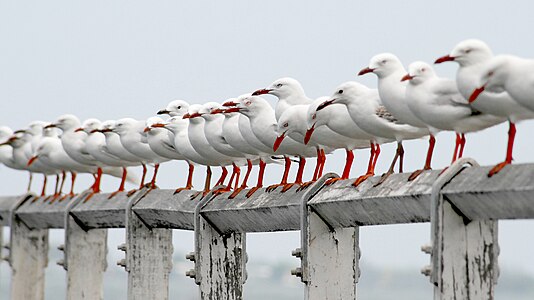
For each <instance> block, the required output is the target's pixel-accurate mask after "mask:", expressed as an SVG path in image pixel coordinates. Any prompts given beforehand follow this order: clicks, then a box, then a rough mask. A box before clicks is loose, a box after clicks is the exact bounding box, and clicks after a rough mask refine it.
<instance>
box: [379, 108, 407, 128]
mask: <svg viewBox="0 0 534 300" xmlns="http://www.w3.org/2000/svg"><path fill="white" fill-rule="evenodd" d="M375 114H376V115H377V116H378V117H379V118H382V119H385V120H386V121H388V122H391V123H395V124H402V122H400V121H399V120H397V118H395V116H394V115H392V114H391V113H390V112H389V111H388V110H387V109H386V107H385V106H383V105H380V106H378V107H377V108H376V110H375Z"/></svg>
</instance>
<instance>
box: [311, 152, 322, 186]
mask: <svg viewBox="0 0 534 300" xmlns="http://www.w3.org/2000/svg"><path fill="white" fill-rule="evenodd" d="M320 167H321V149H319V148H317V163H316V164H315V170H314V171H313V177H312V180H313V181H315V180H317V179H318V178H319V168H320Z"/></svg>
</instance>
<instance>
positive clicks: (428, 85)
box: [402, 62, 503, 162]
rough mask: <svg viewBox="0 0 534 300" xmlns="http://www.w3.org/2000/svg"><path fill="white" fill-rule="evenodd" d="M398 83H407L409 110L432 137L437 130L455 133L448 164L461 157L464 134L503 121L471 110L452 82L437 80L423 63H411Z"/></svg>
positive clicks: (432, 71)
mask: <svg viewBox="0 0 534 300" xmlns="http://www.w3.org/2000/svg"><path fill="white" fill-rule="evenodd" d="M408 69H409V73H408V74H407V75H405V76H404V77H403V78H402V80H403V81H406V80H408V81H409V84H408V87H407V89H406V96H407V98H408V99H410V102H409V105H410V109H411V110H412V112H413V113H414V114H416V115H417V116H418V117H419V118H420V119H421V120H423V122H425V123H426V124H427V126H428V129H429V130H430V132H431V134H432V135H435V134H437V132H439V131H440V130H448V131H454V132H456V146H455V148H454V153H453V157H452V162H454V161H456V159H457V158H460V157H462V155H463V149H464V146H465V133H468V132H474V131H479V130H482V129H485V128H488V127H490V126H493V125H496V124H498V123H500V122H502V121H503V118H499V117H496V116H493V115H488V114H483V113H481V112H479V111H477V110H475V109H473V108H472V107H471V106H470V105H469V103H468V102H467V100H466V99H465V98H464V97H463V96H462V95H461V94H460V92H459V91H458V88H457V87H456V83H455V82H454V80H451V79H446V78H440V77H438V76H437V75H436V73H435V72H434V70H433V69H432V67H431V66H430V65H429V64H427V63H425V62H414V63H412V64H410V66H409V68H408Z"/></svg>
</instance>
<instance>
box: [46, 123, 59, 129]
mask: <svg viewBox="0 0 534 300" xmlns="http://www.w3.org/2000/svg"><path fill="white" fill-rule="evenodd" d="M54 127H57V125H56V124H54V123H52V124H48V125H46V126H45V127H44V129H48V128H54Z"/></svg>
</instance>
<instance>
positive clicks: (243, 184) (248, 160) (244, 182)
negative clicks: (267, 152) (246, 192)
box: [241, 159, 262, 189]
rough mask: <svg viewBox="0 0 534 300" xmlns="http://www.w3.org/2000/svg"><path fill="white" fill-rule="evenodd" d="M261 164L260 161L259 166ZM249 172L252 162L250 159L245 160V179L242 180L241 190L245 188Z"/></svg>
mask: <svg viewBox="0 0 534 300" xmlns="http://www.w3.org/2000/svg"><path fill="white" fill-rule="evenodd" d="M261 162H262V160H260V165H261ZM251 171H252V161H251V160H250V159H247V172H246V173H245V178H244V179H243V183H242V184H241V188H243V189H245V188H247V182H248V177H249V176H250V172H251Z"/></svg>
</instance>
